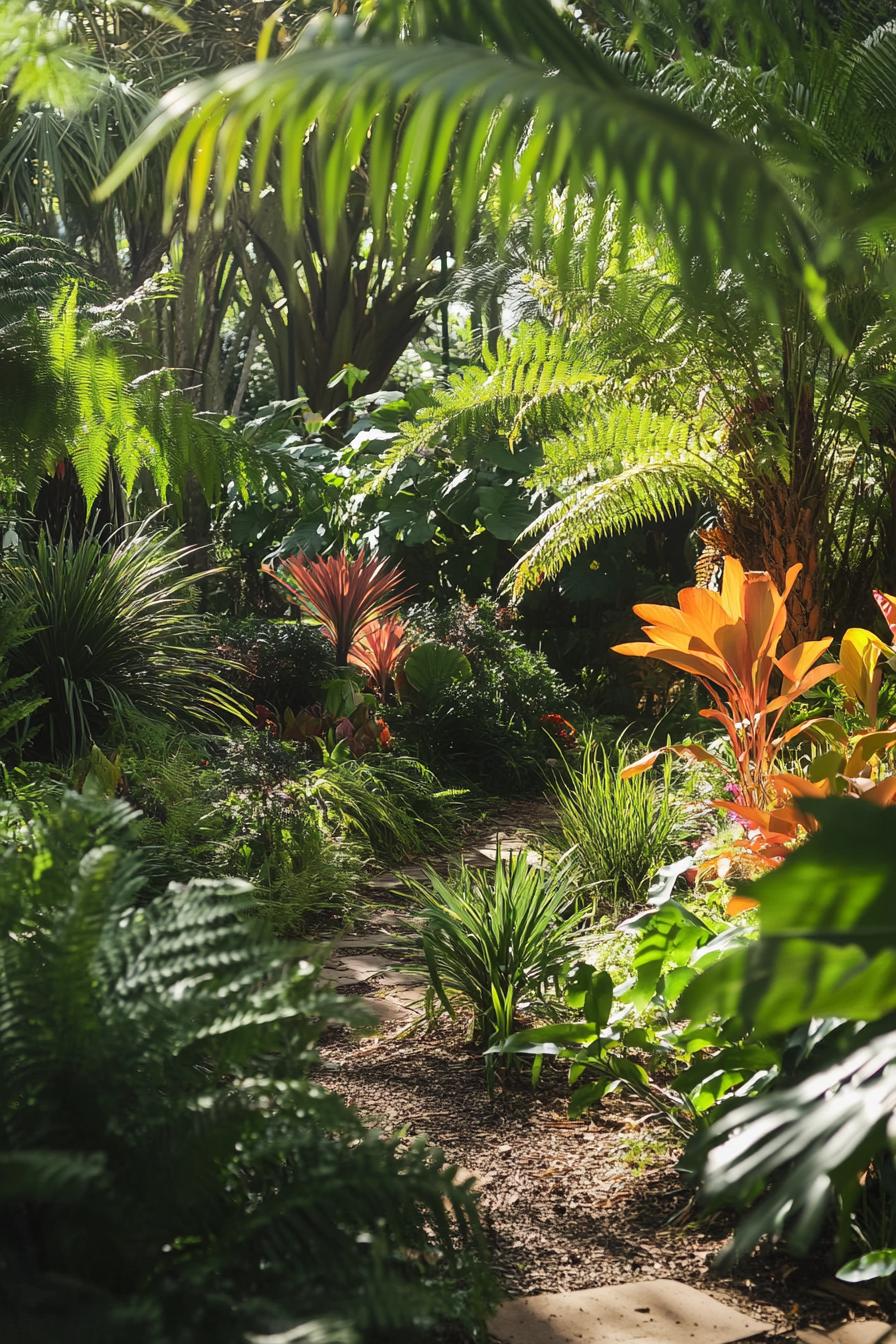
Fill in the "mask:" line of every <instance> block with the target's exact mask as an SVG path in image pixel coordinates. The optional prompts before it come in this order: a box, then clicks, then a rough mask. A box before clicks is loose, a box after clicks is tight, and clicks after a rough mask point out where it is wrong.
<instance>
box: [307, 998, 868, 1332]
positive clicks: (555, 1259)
mask: <svg viewBox="0 0 896 1344" xmlns="http://www.w3.org/2000/svg"><path fill="white" fill-rule="evenodd" d="M557 1072H558V1074H559V1070H558V1071H557ZM322 1073H323V1075H324V1076H323V1078H322V1081H325V1082H326V1084H327V1086H329V1087H331V1088H333V1090H334V1091H336V1092H338V1093H339V1094H340V1095H341V1096H342V1097H344V1098H345V1100H346V1101H348V1102H350V1103H351V1104H352V1105H354V1106H356V1107H357V1109H358V1110H359V1111H360V1113H361V1115H362V1116H363V1117H364V1119H365V1120H366V1121H367V1122H368V1123H370V1124H374V1125H378V1126H380V1127H381V1128H383V1129H384V1130H388V1131H391V1130H394V1129H397V1128H399V1127H406V1129H407V1131H408V1135H409V1137H416V1136H418V1135H425V1136H426V1138H428V1139H429V1140H430V1141H431V1142H432V1143H435V1144H436V1145H438V1147H440V1148H442V1149H443V1150H444V1152H445V1155H446V1157H447V1159H448V1160H449V1161H450V1162H452V1163H455V1164H457V1165H458V1166H459V1167H462V1168H463V1169H464V1174H466V1173H472V1174H475V1176H476V1184H477V1189H478V1190H479V1192H480V1204H481V1210H482V1214H483V1217H484V1220H485V1223H486V1227H487V1231H488V1235H489V1239H490V1241H491V1245H492V1251H493V1256H494V1263H495V1266H496V1269H497V1271H498V1273H499V1275H500V1277H501V1280H502V1282H503V1284H504V1287H505V1289H506V1291H507V1293H508V1294H509V1295H517V1294H526V1293H540V1292H558V1291H564V1290H567V1289H575V1288H590V1287H598V1286H602V1285H605V1284H613V1283H624V1282H628V1281H630V1280H632V1279H636V1278H675V1279H680V1280H682V1281H683V1282H685V1283H690V1284H693V1285H694V1286H696V1287H703V1288H705V1289H707V1291H710V1292H712V1293H713V1294H714V1295H716V1296H717V1297H720V1298H722V1299H724V1300H727V1301H729V1302H730V1303H731V1304H732V1305H734V1306H738V1307H739V1308H740V1309H741V1310H743V1311H747V1312H750V1313H752V1314H753V1315H754V1316H757V1317H759V1318H760V1319H761V1320H767V1321H768V1322H769V1327H770V1334H769V1338H781V1337H782V1336H783V1337H785V1338H787V1337H790V1338H792V1331H793V1330H794V1329H795V1328H800V1327H803V1326H805V1325H807V1324H810V1323H812V1324H827V1325H831V1324H835V1323H837V1322H840V1321H843V1320H844V1318H847V1317H848V1316H849V1315H850V1312H849V1310H848V1308H847V1307H846V1304H845V1303H844V1302H842V1301H838V1300H837V1299H835V1298H833V1297H831V1296H830V1295H829V1293H828V1292H827V1291H825V1290H824V1288H823V1287H822V1283H823V1281H824V1279H825V1277H826V1275H827V1273H828V1272H829V1269H828V1267H827V1266H825V1265H824V1264H823V1263H822V1262H819V1261H816V1262H814V1263H813V1264H811V1265H801V1264H797V1263H795V1262H793V1261H791V1260H790V1259H788V1258H787V1257H786V1256H784V1255H783V1254H781V1253H778V1252H774V1251H769V1252H765V1253H764V1254H762V1255H759V1256H756V1257H754V1259H753V1260H752V1261H751V1262H750V1264H749V1266H748V1267H746V1268H745V1269H744V1270H743V1271H742V1273H741V1274H740V1275H738V1276H737V1277H736V1278H734V1277H723V1276H720V1275H718V1274H717V1273H715V1272H714V1270H713V1268H712V1261H713V1260H714V1258H715V1256H716V1255H717V1253H718V1252H719V1250H720V1249H721V1248H722V1246H723V1245H724V1242H725V1239H726V1234H727V1231H728V1226H727V1225H726V1224H725V1222H724V1221H723V1220H721V1219H716V1220H714V1221H713V1222H710V1223H708V1224H707V1223H705V1222H703V1223H700V1224H698V1223H697V1221H696V1217H695V1213H694V1210H693V1207H692V1205H691V1201H690V1197H689V1195H688V1193H687V1191H686V1190H685V1189H684V1187H683V1184H682V1180H681V1177H680V1175H679V1174H678V1173H677V1172H676V1170H675V1163H676V1160H677V1156H678V1154H677V1152H676V1150H675V1149H674V1147H673V1146H672V1145H671V1142H670V1137H669V1132H668V1129H667V1128H666V1127H665V1126H662V1125H661V1124H659V1123H658V1122H657V1121H656V1120H655V1119H652V1118H651V1116H650V1113H649V1110H648V1108H647V1106H646V1105H645V1104H644V1103H642V1102H640V1101H639V1100H638V1099H633V1098H629V1097H625V1096H614V1097H611V1098H609V1099H607V1100H606V1101H605V1102H604V1103H603V1105H602V1107H601V1108H600V1110H599V1111H595V1112H593V1113H592V1115H591V1116H589V1117H588V1118H587V1119H584V1120H581V1121H570V1120H569V1119H568V1118H567V1115H566V1097H567V1090H566V1088H565V1086H564V1085H563V1083H562V1080H561V1078H560V1077H559V1076H556V1077H552V1076H551V1075H550V1070H549V1069H546V1070H545V1072H544V1073H543V1074H542V1078H541V1081H540V1083H539V1085H538V1088H537V1089H535V1090H533V1089H532V1088H531V1086H530V1084H529V1082H528V1079H525V1078H520V1079H518V1080H515V1081H513V1082H511V1083H510V1085H509V1086H505V1087H503V1088H499V1090H498V1092H497V1093H496V1096H495V1097H494V1099H490V1098H489V1096H488V1092H487V1089H486V1087H485V1081H484V1076H483V1069H482V1063H481V1060H480V1058H479V1056H478V1053H477V1052H475V1051H473V1050H472V1049H471V1048H470V1047H469V1045H468V1044H467V1043H466V1041H465V1039H464V1033H463V1029H462V1027H460V1026H458V1025H455V1024H450V1025H437V1026H436V1027H434V1028H431V1029H429V1030H428V1031H425V1032H424V1031H420V1032H415V1033H413V1034H410V1035H405V1034H403V1033H401V1032H398V1033H397V1034H396V1035H394V1036H392V1037H388V1036H385V1037H379V1038H375V1039H371V1038H361V1039H358V1038H357V1037H353V1036H352V1035H350V1034H349V1033H348V1032H346V1031H342V1030H339V1031H332V1032H331V1033H330V1034H329V1036H328V1038H327V1040H326V1041H325V1042H324V1046H323V1050H322ZM857 1311H858V1314H859V1315H863V1314H865V1313H864V1312H862V1311H861V1309H860V1308H857ZM872 1314H875V1313H872Z"/></svg>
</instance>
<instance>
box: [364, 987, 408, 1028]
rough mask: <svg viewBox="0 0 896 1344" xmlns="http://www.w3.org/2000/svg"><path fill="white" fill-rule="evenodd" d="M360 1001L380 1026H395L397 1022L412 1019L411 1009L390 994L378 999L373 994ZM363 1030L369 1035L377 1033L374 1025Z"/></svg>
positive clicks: (406, 1021)
mask: <svg viewBox="0 0 896 1344" xmlns="http://www.w3.org/2000/svg"><path fill="white" fill-rule="evenodd" d="M361 1002H362V1003H363V1004H364V1007H365V1008H368V1009H369V1010H370V1011H371V1012H372V1013H373V1015H374V1017H375V1018H376V1019H377V1022H378V1023H379V1025H380V1026H381V1027H386V1026H395V1025H396V1024H397V1023H399V1022H400V1023H403V1024H406V1023H409V1022H412V1021H413V1019H414V1013H413V1010H412V1009H411V1008H409V1007H408V1006H407V1005H406V1004H404V1003H402V1002H401V1001H400V1000H399V999H398V998H397V997H395V996H394V995H391V994H390V995H389V996H388V997H387V998H385V999H378V998H376V997H375V996H374V995H369V996H367V997H365V998H364V999H362V1000H361ZM364 1030H365V1031H367V1032H368V1033H369V1034H370V1035H373V1036H376V1035H379V1032H378V1030H377V1027H376V1025H374V1026H372V1027H367V1028H365V1029H364Z"/></svg>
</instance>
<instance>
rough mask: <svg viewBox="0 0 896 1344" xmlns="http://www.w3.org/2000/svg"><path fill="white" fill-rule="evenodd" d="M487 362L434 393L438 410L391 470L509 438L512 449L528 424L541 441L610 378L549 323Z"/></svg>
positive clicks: (519, 336) (412, 428)
mask: <svg viewBox="0 0 896 1344" xmlns="http://www.w3.org/2000/svg"><path fill="white" fill-rule="evenodd" d="M482 359H483V367H482V368H480V367H469V368H465V369H461V370H460V371H459V372H458V373H457V374H455V375H454V376H453V377H452V378H451V380H450V382H449V384H448V386H447V387H446V388H437V389H435V390H434V391H433V401H432V405H431V406H430V407H426V408H424V409H423V410H422V411H420V412H419V413H418V415H417V416H416V418H415V419H414V420H413V421H409V422H407V424H406V425H405V426H404V427H403V430H402V434H401V437H400V438H399V440H398V442H397V443H396V445H395V447H394V449H393V450H392V452H391V454H390V456H389V458H388V460H387V462H386V463H385V466H386V467H391V466H392V465H394V463H395V462H396V461H399V460H401V458H403V457H416V456H420V455H426V454H427V453H429V452H431V451H432V450H433V449H434V448H436V447H439V448H442V449H445V450H447V452H448V453H449V454H451V455H455V456H456V455H463V453H464V449H465V446H466V445H467V444H469V443H470V442H471V441H475V440H476V439H477V438H478V439H482V438H483V437H488V436H494V435H503V436H505V437H506V438H507V439H508V441H509V443H510V444H511V446H512V445H513V443H514V441H515V440H516V439H517V438H518V437H519V434H520V431H521V429H522V427H523V425H525V426H526V429H527V430H528V431H529V432H530V433H531V434H534V435H537V434H538V433H540V432H545V431H546V432H550V431H552V430H554V429H556V428H557V427H558V425H560V424H562V423H563V422H564V420H566V419H568V417H569V415H570V412H571V411H572V409H573V407H578V406H579V405H580V401H579V398H580V397H581V394H582V393H583V392H586V391H589V390H591V389H593V388H595V387H599V386H600V385H601V383H602V382H604V381H605V377H606V376H605V374H603V373H602V372H601V371H600V369H598V368H597V367H596V365H595V362H594V360H593V359H592V358H591V357H590V356H589V353H588V350H587V348H586V346H585V343H584V342H582V341H577V340H576V338H575V336H574V335H573V336H571V335H570V333H569V331H568V330H567V329H565V328H559V329H557V330H555V331H552V330H550V329H549V328H548V327H546V326H545V325H544V324H543V323H535V322H533V323H526V324H524V325H522V326H520V327H519V328H518V329H517V331H516V333H515V335H514V337H513V339H509V338H507V337H502V338H501V339H500V340H499V341H498V345H497V349H496V351H495V353H494V354H491V353H490V352H489V351H488V350H487V349H484V350H483V352H482Z"/></svg>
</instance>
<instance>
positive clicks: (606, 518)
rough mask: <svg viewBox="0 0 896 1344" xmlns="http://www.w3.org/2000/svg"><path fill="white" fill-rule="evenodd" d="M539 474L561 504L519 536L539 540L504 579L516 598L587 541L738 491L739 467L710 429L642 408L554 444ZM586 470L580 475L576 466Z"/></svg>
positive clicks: (614, 414)
mask: <svg viewBox="0 0 896 1344" xmlns="http://www.w3.org/2000/svg"><path fill="white" fill-rule="evenodd" d="M547 458H548V461H547V464H546V466H545V468H543V469H542V471H543V474H544V475H545V476H552V484H553V485H554V488H555V489H557V490H558V491H559V492H560V493H561V496H562V497H561V498H560V499H559V500H558V501H557V502H556V503H554V504H552V505H550V506H549V508H547V509H546V510H545V512H544V513H543V514H542V515H541V517H540V518H538V519H537V520H536V521H535V522H534V523H533V524H532V525H531V526H530V527H528V528H527V529H526V531H525V532H524V533H523V534H522V537H523V538H532V537H537V540H536V541H535V542H534V544H533V545H532V547H531V548H530V550H528V551H527V552H526V554H525V555H524V556H523V557H522V559H521V560H520V561H519V562H518V564H517V565H516V566H515V567H514V569H513V570H512V571H511V574H510V575H509V576H508V581H509V582H510V583H511V584H512V587H513V591H514V593H515V594H516V595H520V594H521V593H523V592H524V591H525V590H526V589H528V588H532V587H536V586H537V585H538V584H540V583H542V582H543V581H544V580H545V579H552V578H556V576H557V575H558V574H559V573H560V571H561V570H562V569H563V568H564V567H565V566H566V565H568V564H569V563H570V562H571V561H572V560H574V559H575V557H576V556H577V555H579V554H580V553H581V552H582V551H583V550H584V549H585V547H586V546H587V545H589V543H590V542H592V541H594V540H596V539H598V538H600V537H606V536H612V535H614V534H618V533H621V532H624V531H627V530H628V529H629V528H631V527H636V526H638V525H639V524H643V523H646V522H660V521H662V520H663V519H666V518H670V517H672V516H673V515H674V514H676V513H680V512H681V511H682V510H683V509H685V508H686V507H687V506H688V505H689V504H691V503H692V502H694V501H695V500H697V499H700V498H709V497H715V498H718V497H719V496H720V495H721V496H725V495H726V494H731V493H734V492H736V490H737V467H736V464H735V463H734V462H733V461H732V460H731V459H727V460H726V459H725V458H724V457H723V455H722V454H721V453H720V452H719V451H718V449H717V447H716V444H715V442H714V439H713V437H712V435H711V434H710V432H709V427H708V426H706V425H700V424H699V423H695V424H688V423H687V422H684V421H682V420H680V419H676V418H674V417H672V416H669V415H666V414H662V413H658V412H654V411H652V410H650V409H649V408H648V407H645V406H625V405H623V406H618V407H616V408H614V410H612V411H610V412H608V413H606V414H605V415H602V416H599V417H598V418H597V419H596V420H595V421H593V422H592V423H591V424H590V425H588V426H587V427H586V428H584V429H583V430H582V432H581V433H579V434H578V435H573V434H566V435H564V436H562V437H561V438H559V439H558V440H555V441H554V442H553V443H552V444H551V445H550V447H549V450H548V453H547ZM583 464H586V465H587V469H586V470H585V471H584V472H581V471H580V474H579V475H577V476H576V475H570V473H573V472H574V471H575V468H576V466H578V467H579V468H580V469H581V467H582V465H583Z"/></svg>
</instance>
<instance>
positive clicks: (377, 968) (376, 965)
mask: <svg viewBox="0 0 896 1344" xmlns="http://www.w3.org/2000/svg"><path fill="white" fill-rule="evenodd" d="M331 964H332V967H333V969H334V970H336V971H345V972H347V973H348V974H349V975H351V976H352V978H353V979H354V982H355V984H356V985H362V984H363V983H364V981H365V980H372V979H373V978H374V976H376V975H385V974H386V972H387V971H388V969H389V963H388V962H387V961H383V959H382V957H344V956H342V955H341V951H340V952H338V953H337V954H336V956H335V957H334V958H333V960H332V963H331Z"/></svg>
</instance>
